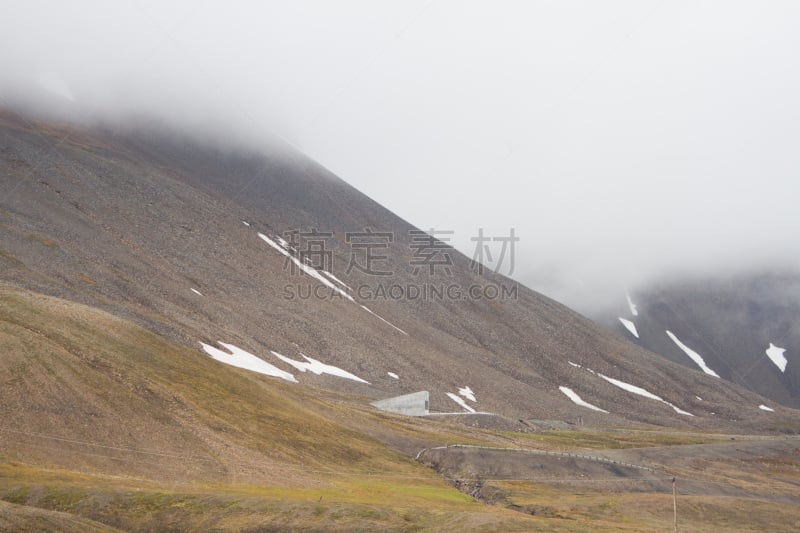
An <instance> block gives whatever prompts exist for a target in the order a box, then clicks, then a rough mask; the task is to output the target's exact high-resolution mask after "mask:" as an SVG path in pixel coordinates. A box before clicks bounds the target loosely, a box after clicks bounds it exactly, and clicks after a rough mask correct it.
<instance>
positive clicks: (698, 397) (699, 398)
mask: <svg viewBox="0 0 800 533" xmlns="http://www.w3.org/2000/svg"><path fill="white" fill-rule="evenodd" d="M695 398H697V399H698V400H700V401H701V402H702V401H703V399H702V398H701V397H700V396H695Z"/></svg>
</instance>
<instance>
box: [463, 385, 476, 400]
mask: <svg viewBox="0 0 800 533" xmlns="http://www.w3.org/2000/svg"><path fill="white" fill-rule="evenodd" d="M458 393H459V394H460V395H461V396H463V397H464V398H466V399H467V400H469V401H471V402H475V401H477V400H476V399H475V393H474V392H472V389H470V388H469V387H464V388H461V389H458Z"/></svg>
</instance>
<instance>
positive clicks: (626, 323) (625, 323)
mask: <svg viewBox="0 0 800 533" xmlns="http://www.w3.org/2000/svg"><path fill="white" fill-rule="evenodd" d="M617 318H619V321H620V322H622V325H623V326H625V329H627V330H628V331H630V332H631V335H633V336H634V337H636V338H637V339H638V338H639V332H638V331H636V324H634V323H633V322H631V321H630V320H627V319H625V318H622V317H621V316H620V317H617Z"/></svg>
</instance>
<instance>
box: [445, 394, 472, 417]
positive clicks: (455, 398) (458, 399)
mask: <svg viewBox="0 0 800 533" xmlns="http://www.w3.org/2000/svg"><path fill="white" fill-rule="evenodd" d="M447 396H449V397H450V399H451V400H453V401H454V402H456V403H457V404H458V405H460V406H461V407H463V408H464V410H465V411H467V412H469V413H474V412H475V409H473V408H472V407H470V406H469V405H467V402H465V401H464V400H462V399H461V397H460V396H457V395H455V394H453V393H452V392H448V393H447Z"/></svg>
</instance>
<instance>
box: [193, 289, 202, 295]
mask: <svg viewBox="0 0 800 533" xmlns="http://www.w3.org/2000/svg"><path fill="white" fill-rule="evenodd" d="M192 292H193V293H195V294H196V295H198V296H202V295H203V293H202V292H200V291H198V290H197V289H195V288H194V287H192Z"/></svg>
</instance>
